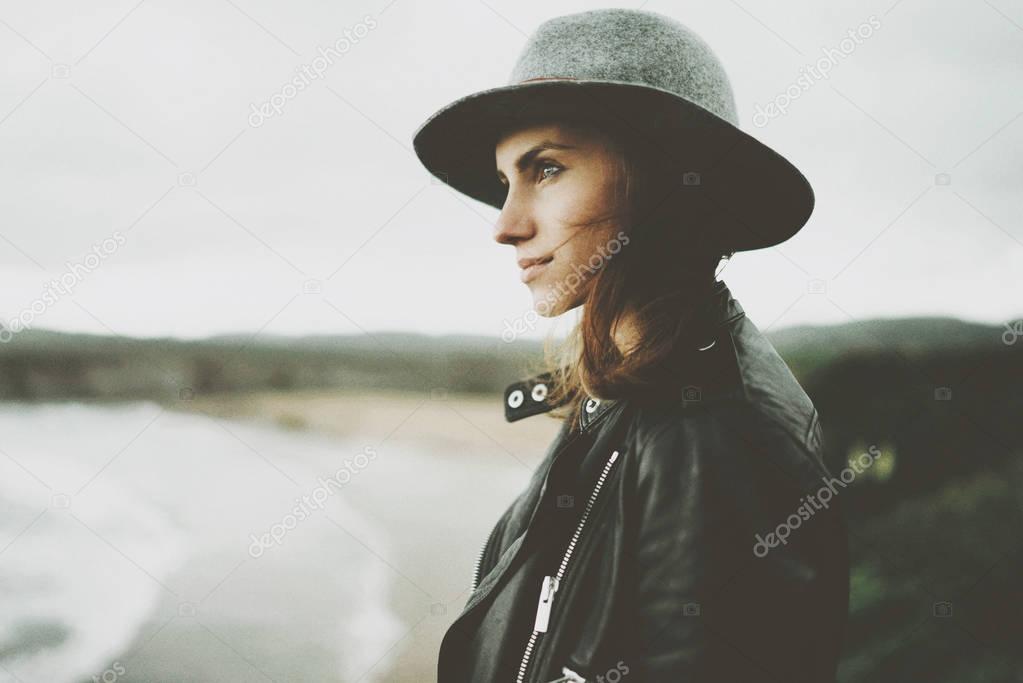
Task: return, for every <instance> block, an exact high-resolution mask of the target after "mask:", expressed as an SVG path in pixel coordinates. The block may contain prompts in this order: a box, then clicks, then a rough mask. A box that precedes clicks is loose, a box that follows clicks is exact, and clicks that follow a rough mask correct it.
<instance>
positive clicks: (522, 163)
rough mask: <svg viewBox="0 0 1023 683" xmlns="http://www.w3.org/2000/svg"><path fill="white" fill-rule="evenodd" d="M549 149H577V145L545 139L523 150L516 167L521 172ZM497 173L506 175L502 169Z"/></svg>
mask: <svg viewBox="0 0 1023 683" xmlns="http://www.w3.org/2000/svg"><path fill="white" fill-rule="evenodd" d="M549 149H557V150H565V149H575V147H573V146H572V145H563V144H561V143H558V142H553V141H551V140H544V141H543V142H541V143H540V144H538V145H536V146H535V147H532V148H530V149H529V150H528V151H526V152H523V154H522V156H520V157H519V158H518V160H516V162H515V168H516V169H517V170H518V172H519V173H522V172H523V171H525V170H526V168H527V167H528V166H529V165H530V164H531V163H533V159H535V158H536V157H537V156H538V155H540V154H541V153H542V152H546V151H547V150H549ZM497 175H498V176H499V177H500V176H503V175H504V174H503V173H502V172H501V169H497Z"/></svg>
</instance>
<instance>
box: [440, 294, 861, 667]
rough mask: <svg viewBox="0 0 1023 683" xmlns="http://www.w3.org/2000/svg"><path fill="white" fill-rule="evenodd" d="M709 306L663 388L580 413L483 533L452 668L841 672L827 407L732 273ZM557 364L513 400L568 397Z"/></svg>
mask: <svg viewBox="0 0 1023 683" xmlns="http://www.w3.org/2000/svg"><path fill="white" fill-rule="evenodd" d="M706 311H707V317H706V318H704V319H703V320H705V323H706V324H705V325H701V326H698V328H697V329H699V330H701V332H700V333H699V336H701V337H702V338H701V339H698V340H697V342H696V343H694V344H692V345H690V346H691V348H685V349H679V353H678V354H677V362H673V363H672V365H671V366H670V368H666V370H665V374H664V377H665V381H664V390H663V391H656V392H651V395H650V396H649V397H648V398H646V399H644V400H641V401H640V400H624V399H623V400H617V401H615V400H604V401H598V400H596V399H593V398H590V399H589V400H588V401H587V403H586V408H585V410H584V411H583V412H582V413H581V418H580V424H579V426H580V431H579V432H577V433H574V434H572V433H570V430H569V429H568V425H567V424H563V426H562V430H561V432H560V434H559V435H558V437H557V438H556V439H555V441H554V443H552V444H551V446H550V448H549V449H548V452H547V455H546V457H545V459H544V460H543V462H542V463H541V465H540V466H539V467H538V468H537V470H536V472H535V473H534V475H533V478H532V480H531V481H530V483H529V486H528V487H527V488H526V490H525V491H523V492H522V493H521V494H520V495H519V497H518V498H516V499H515V501H514V502H513V503H512V504H511V506H510V507H509V508H508V509H507V511H506V512H505V513H504V514H503V515H502V516H501V518H500V519H499V520H498V522H497V524H496V525H495V526H494V528H493V530H492V532H491V533H490V535H489V536H488V538H487V540H486V543H485V544H484V547H483V549H482V551H481V553H480V559H479V562H478V567H477V569H476V572H475V576H474V578H473V588H474V590H473V591H472V593H471V595H470V597H469V599H468V601H467V603H466V604H465V607H464V609H463V612H462V614H461V615H460V616H459V617H458V618H457V619H456V620H455V621H454V622H453V623H452V624H451V626H450V627H449V628H448V630H447V632H446V633H445V635H444V639H443V641H442V643H441V648H440V654H439V660H438V680H439V681H440V682H441V683H455V682H462V681H473V682H474V683H489V682H490V681H495V682H496V681H502V682H505V681H522V682H525V681H530V682H536V683H546V682H548V681H588V682H596V681H601V682H603V681H607V682H609V683H617V681H625V682H626V683H640V682H643V683H653V682H657V683H661V682H664V683H668V682H671V683H704V682H708V683H709V682H713V683H733V682H734V683H750V682H752V681H779V683H782V682H783V683H796V682H802V681H806V682H813V683H826V682H830V681H834V680H835V670H836V666H837V662H838V659H839V655H840V651H841V644H842V639H843V635H844V627H845V621H846V612H847V608H848V587H849V562H848V553H847V531H846V526H845V521H844V515H843V514H842V512H841V508H840V503H841V501H840V499H839V498H838V497H830V496H828V494H827V493H826V489H827V490H830V491H833V492H834V491H837V492H840V491H841V487H838V486H834V480H831V481H832V485H831V487H830V489H829V488H828V486H827V484H828V481H829V480H830V478H831V476H832V473H830V472H828V470H827V469H826V468H825V466H824V464H823V461H822V435H821V425H820V421H819V419H818V415H817V411H816V410H815V409H814V406H813V404H812V403H811V401H810V399H809V398H808V397H807V395H806V393H805V392H804V391H803V389H802V387H800V385H799V383H798V382H797V381H796V379H795V378H794V377H793V375H792V374H791V372H790V371H789V368H788V366H787V365H786V364H785V362H784V361H783V360H782V359H781V357H780V356H779V355H778V354H777V352H776V351H775V349H774V348H773V346H772V345H771V344H770V342H769V341H768V340H767V339H766V338H765V337H764V336H763V334H762V333H761V332H760V330H759V329H758V328H757V327H756V326H755V325H754V324H753V322H752V321H751V320H750V319H749V318H747V317H746V316H745V313H744V312H743V309H742V307H741V306H740V305H739V302H738V301H736V300H735V299H734V298H733V297H732V296H731V293H730V292H729V290H728V287H727V286H726V285H725V284H724V282H720V281H719V282H718V283H717V284H716V287H715V289H714V292H713V296H712V297H711V301H709V306H708V307H707V309H706ZM550 381H551V376H550V375H548V374H546V373H545V374H542V375H537V376H535V377H531V378H529V379H526V380H523V381H520V382H515V383H513V384H512V385H510V386H509V387H508V388H507V389H506V390H505V394H504V398H505V415H506V419H507V420H509V421H515V420H518V419H522V418H524V417H529V416H531V415H536V414H539V413H542V412H546V411H549V410H550V409H551V408H552V407H553V406H552V405H550V404H549V403H548V401H547V400H546V395H547V392H548V391H549V388H550V387H549V383H550ZM783 537H784V538H783ZM477 582H478V585H476V584H477Z"/></svg>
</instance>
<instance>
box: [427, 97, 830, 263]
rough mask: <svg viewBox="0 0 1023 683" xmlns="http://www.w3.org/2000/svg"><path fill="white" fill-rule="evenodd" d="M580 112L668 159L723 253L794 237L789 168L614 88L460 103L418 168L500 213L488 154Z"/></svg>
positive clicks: (727, 130)
mask: <svg viewBox="0 0 1023 683" xmlns="http://www.w3.org/2000/svg"><path fill="white" fill-rule="evenodd" d="M579 112H585V113H587V114H589V115H596V116H600V117H605V118H608V119H609V120H614V121H617V122H618V123H619V124H620V125H624V126H628V127H629V128H630V130H632V131H634V132H635V134H636V135H639V136H645V137H646V138H647V139H648V140H649V141H650V142H651V143H653V145H654V147H655V148H656V149H659V150H663V151H664V153H665V154H666V155H669V156H670V157H673V158H674V159H675V160H677V161H678V163H679V166H680V168H681V169H683V170H685V172H686V173H687V174H688V175H686V177H685V178H684V179H683V178H680V179H679V182H680V186H681V187H680V191H681V192H687V193H689V197H690V198H691V199H692V201H693V204H691V205H693V206H695V205H697V204H699V205H700V206H701V207H702V209H701V213H700V216H701V220H700V224H701V225H702V226H703V228H704V229H706V230H708V231H709V233H708V237H710V238H711V240H712V241H713V242H714V243H715V244H716V245H719V246H720V247H721V248H722V249H723V250H724V251H748V250H752V249H762V248H765V247H769V246H773V245H775V244H778V243H780V242H783V241H785V240H787V239H788V238H790V237H791V236H792V235H794V234H795V233H796V232H798V231H799V230H800V229H801V228H802V227H803V225H805V224H806V221H807V220H808V219H809V217H810V214H811V213H812V212H813V206H814V194H813V189H812V187H811V186H810V183H809V182H808V181H807V179H806V178H805V177H804V176H803V174H802V173H801V172H800V171H799V169H797V168H796V167H795V166H794V165H792V163H790V162H789V161H788V160H787V159H785V158H784V157H783V156H781V155H780V154H778V153H777V152H776V151H774V150H773V149H771V148H770V147H768V146H767V145H765V144H763V143H762V142H760V141H759V140H757V139H756V138H754V137H752V136H751V135H749V134H747V133H746V132H744V131H743V130H741V129H739V128H738V127H736V126H734V125H732V124H731V123H730V122H728V121H726V120H724V119H722V118H720V117H719V116H717V115H715V114H713V113H712V112H710V111H708V110H706V109H704V108H702V107H700V106H699V105H696V104H694V103H692V102H690V101H688V100H686V99H684V98H682V97H679V96H678V95H676V94H675V93H672V92H669V91H666V90H661V89H659V88H655V87H652V86H646V85H640V84H636V83H624V82H618V81H575V80H560V79H559V80H539V81H533V82H529V83H520V84H515V85H508V86H503V87H498V88H492V89H489V90H483V91H480V92H477V93H473V94H471V95H467V96H465V97H462V98H460V99H458V100H455V101H454V102H452V103H451V104H449V105H447V106H445V107H443V108H442V109H440V110H439V111H437V112H436V113H434V114H433V115H432V116H431V117H430V118H429V119H427V120H426V122H425V123H423V125H421V126H420V127H419V129H418V130H417V131H416V133H415V136H414V138H413V146H414V148H415V151H416V154H417V155H418V157H419V159H420V161H421V162H422V163H423V165H424V166H425V167H426V168H427V169H428V170H429V171H430V173H431V174H433V175H434V176H435V177H437V178H438V179H440V180H442V181H443V182H445V183H447V184H448V185H450V186H451V187H452V188H454V189H456V190H458V191H459V192H461V193H463V194H465V195H468V196H469V197H472V198H473V199H477V200H479V201H481V202H484V203H485V204H488V205H490V206H493V207H494V208H497V209H500V208H501V207H502V206H503V205H504V201H505V197H506V193H507V189H506V188H505V186H504V185H503V184H502V183H501V182H500V181H499V180H498V178H497V171H496V163H495V158H494V157H495V146H496V143H497V141H498V139H499V135H500V134H501V133H502V131H505V130H507V129H508V127H509V126H510V125H514V123H515V122H516V121H521V120H536V119H537V117H547V118H550V119H552V120H556V118H557V116H558V115H559V114H562V113H565V114H568V113H579Z"/></svg>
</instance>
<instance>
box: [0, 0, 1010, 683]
mask: <svg viewBox="0 0 1023 683" xmlns="http://www.w3.org/2000/svg"><path fill="white" fill-rule="evenodd" d="M604 6H615V5H607V4H604V3H593V2H559V1H553V2H552V1H547V2H534V1H523V0H516V1H515V2H512V1H510V0H508V1H504V0H485V1H484V0H462V1H459V2H454V1H445V2H433V3H430V4H429V5H426V3H412V2H410V1H408V0H382V1H380V2H345V3H330V2H296V3H288V4H284V3H271V2H265V1H263V0H223V2H220V1H214V2H195V1H186V2H174V3H171V2H166V1H165V0H141V1H139V0H127V1H126V2H96V3H87V4H82V3H71V2H66V1H63V2H62V1H52V2H51V1H48V0H43V1H41V2H35V3H14V2H0V159H2V163H0V188H2V189H0V683H7V682H8V681H10V682H14V681H25V682H27V681H46V682H55V683H59V682H63V681H67V682H71V683H79V682H84V681H92V680H103V681H107V682H109V681H115V680H119V679H121V678H124V679H125V680H139V681H156V682H163V681H181V680H195V681H214V680H216V681H252V680H273V681H313V680H315V681H427V680H433V679H434V677H435V665H436V653H437V648H438V647H439V644H440V637H441V636H442V634H443V632H444V629H445V628H446V626H447V625H448V624H449V623H450V622H451V621H452V620H453V619H454V618H455V616H457V614H458V613H459V611H460V610H461V607H462V605H463V604H464V602H465V599H466V598H467V596H468V589H469V583H470V580H471V576H472V571H473V563H474V560H475V559H476V555H477V553H478V550H479V547H480V544H481V543H482V542H483V540H484V539H485V537H486V534H487V533H488V532H489V530H490V528H491V526H492V525H493V523H494V522H495V521H496V519H497V517H498V516H499V515H500V513H501V512H502V511H503V510H504V509H505V508H506V507H507V505H508V504H509V503H510V502H511V501H512V499H513V498H514V497H515V496H516V495H517V494H518V492H519V491H520V490H521V489H522V488H523V487H524V486H525V485H526V482H527V481H528V479H529V477H530V475H531V474H532V472H533V469H534V468H535V466H536V465H537V464H538V463H539V462H540V460H541V459H542V457H543V455H544V452H545V449H546V447H547V445H548V444H549V442H550V441H551V439H552V438H553V437H554V435H555V433H556V432H557V429H558V426H559V425H558V423H557V422H556V421H555V420H551V419H549V418H548V417H546V416H537V417H533V418H530V419H527V420H523V421H521V422H516V423H514V424H508V423H506V422H505V421H504V417H503V404H502V397H501V392H502V390H503V388H504V387H505V386H506V385H507V384H509V383H511V382H512V381H515V380H516V379H519V378H521V377H523V376H525V374H526V373H527V372H528V371H529V368H530V364H532V363H534V362H535V361H536V360H538V359H539V357H540V351H541V347H540V340H541V339H542V338H543V337H544V336H545V335H548V334H550V335H554V336H558V335H560V334H563V333H564V332H565V331H567V330H568V329H569V327H570V325H571V323H572V322H574V320H575V317H574V316H575V313H570V314H568V315H566V316H563V317H562V318H561V319H558V320H554V321H551V320H546V319H542V318H535V317H533V315H532V313H531V297H530V295H529V292H528V290H527V289H526V287H525V286H524V285H522V284H521V283H520V282H519V280H518V272H517V271H518V269H517V266H516V265H515V262H514V260H515V259H514V252H513V250H512V249H508V248H505V247H502V246H499V245H497V244H495V243H494V242H493V240H492V225H493V221H494V219H495V218H496V215H497V212H496V211H495V210H494V209H491V208H488V207H486V206H484V205H482V204H479V203H477V202H474V201H473V200H470V199H468V198H465V197H463V196H461V195H458V194H457V193H455V192H454V191H452V190H451V189H449V188H447V187H446V186H445V185H443V184H442V183H439V182H438V181H436V180H434V179H432V178H431V177H430V176H429V175H428V174H427V173H426V171H425V170H424V169H423V168H422V167H421V166H420V164H419V163H418V160H417V159H416V157H415V155H414V153H413V151H412V148H411V139H412V135H413V133H414V132H415V130H416V129H417V128H418V126H419V125H420V124H421V123H422V122H423V121H425V119H426V118H427V117H428V116H429V115H430V114H432V113H433V112H434V111H435V110H436V109H438V108H440V107H441V106H443V105H445V104H447V103H448V102H450V101H452V100H454V99H456V98H458V97H460V96H462V95H465V94H468V93H470V92H473V91H476V90H480V89H484V88H490V87H495V86H498V85H503V84H504V83H506V79H507V77H508V74H509V73H510V71H511V68H512V66H513V64H514V61H515V57H516V55H517V54H518V52H519V50H520V49H521V47H522V45H523V43H524V41H525V38H526V36H527V35H528V34H529V33H530V32H531V31H532V30H533V29H534V28H535V27H536V26H537V25H538V24H539V23H540V22H542V21H543V20H545V19H547V18H549V17H552V16H557V15H560V14H566V13H570V12H575V11H582V10H586V9H593V8H597V7H604ZM617 6H629V7H641V8H643V9H647V10H651V11H655V12H660V13H663V14H667V15H669V16H671V17H674V18H675V19H678V20H679V21H681V22H682V23H684V24H686V25H688V26H689V27H690V28H692V29H694V30H695V31H696V32H697V33H698V34H700V35H701V36H702V37H703V38H704V39H705V40H706V41H707V42H708V43H709V44H710V45H711V46H712V47H713V49H714V50H715V51H716V53H717V54H718V56H719V57H720V59H721V61H722V62H723V63H724V65H725V67H726V69H727V70H728V73H729V75H730V77H731V79H732V85H733V88H734V90H735V95H736V102H737V105H738V111H739V115H740V119H741V121H742V126H743V127H744V129H745V130H747V131H749V132H750V133H751V134H753V135H755V136H756V137H758V138H760V139H761V140H763V141H764V142H766V143H768V144H769V145H771V146H773V147H774V148H776V149H778V150H779V151H781V152H782V153H783V154H784V155H785V156H786V157H787V158H788V159H790V160H791V161H792V162H793V163H794V164H795V165H796V166H797V167H799V168H800V169H801V170H802V171H803V172H804V174H805V175H806V176H807V177H808V178H809V180H810V182H811V183H812V185H813V187H814V191H815V194H816V209H815V211H814V214H813V216H812V217H811V219H810V221H809V223H808V224H807V226H806V227H805V228H804V229H803V230H802V231H801V232H800V233H799V234H798V235H797V236H796V237H794V238H793V239H791V240H789V241H787V242H785V243H784V244H782V245H779V246H777V247H774V248H770V249H765V250H759V251H755V252H746V253H740V254H738V255H736V256H735V257H734V258H733V259H732V260H731V261H729V262H727V263H726V264H725V266H724V268H723V270H722V271H721V273H720V274H719V278H720V279H722V280H725V281H726V282H727V283H728V285H729V287H730V289H731V291H732V293H733V295H734V296H735V297H736V298H737V299H738V300H739V301H740V302H741V303H742V305H743V307H744V308H745V310H746V313H747V315H748V316H749V317H750V318H751V319H752V320H753V321H754V322H755V323H756V324H757V325H758V327H760V328H761V329H762V330H764V331H765V332H766V333H767V334H768V336H769V338H770V339H771V340H772V341H773V342H774V344H775V345H776V347H777V349H778V351H779V353H781V355H782V356H783V357H784V358H785V360H786V361H787V362H788V363H789V365H790V367H791V368H792V370H793V372H794V373H795V374H796V376H797V377H798V378H799V380H800V381H801V382H802V383H803V385H804V387H805V388H806V390H807V392H808V393H809V394H810V396H811V398H812V399H813V400H814V403H815V404H816V406H817V408H818V410H819V412H820V415H821V420H822V424H823V428H824V436H825V442H826V449H827V458H828V465H829V467H831V468H833V470H835V471H837V470H839V469H841V468H843V467H845V466H846V464H847V463H848V462H849V461H850V459H854V458H856V456H858V455H859V454H861V453H863V452H866V451H870V452H874V451H876V450H880V451H881V452H882V454H883V457H882V458H881V459H880V460H879V461H878V462H877V464H875V466H873V467H872V468H871V469H870V470H868V471H867V472H866V473H865V474H864V475H862V476H860V477H858V478H857V479H856V480H855V482H854V483H853V485H851V486H850V487H849V489H848V490H847V491H843V500H844V501H845V504H846V507H847V511H848V514H849V519H850V528H851V539H850V544H851V551H852V555H853V563H854V564H853V571H852V582H851V587H850V591H851V593H850V601H851V606H850V615H849V630H848V635H847V639H846V645H845V652H844V657H843V661H842V665H841V667H840V670H839V679H840V680H841V681H843V682H845V683H852V682H857V683H859V682H866V681H871V682H887V681H892V682H898V683H904V682H905V681H910V680H916V681H929V682H935V683H966V682H985V683H986V682H991V681H1021V680H1023V655H1021V654H1020V652H1019V644H1020V642H1021V635H1023V625H1021V623H1020V621H1021V617H1020V615H1021V613H1023V588H1021V587H1020V582H1019V580H1020V576H1021V569H1023V547H1021V546H1023V533H1021V531H1023V458H1021V448H1023V446H1021V443H1023V440H1021V436H1023V433H1021V432H1023V420H1021V419H1020V416H1021V414H1023V397H1021V396H1023V393H1021V387H1023V360H1021V359H1023V310H1021V309H1023V306H1021V296H1020V295H1021V294H1023V286H1021V273H1023V226H1021V223H1023V220H1021V219H1023V194H1021V193H1020V191H1019V189H1020V187H1021V183H1023V163H1021V158H1023V157H1021V151H1023V122H1021V121H1020V118H1021V117H1023V71H1021V70H1020V64H1021V63H1023V3H1021V2H1020V0H983V1H982V2H976V1H974V0H970V1H967V0H959V1H956V0H937V1H930V2H923V1H922V0H884V1H883V2H881V1H879V2H873V1H870V0H867V1H865V2H864V1H860V2H852V0H841V1H838V2H831V3H825V4H821V3H811V2H809V1H796V0H787V1H785V2H778V1H775V2H767V1H766V0H741V1H740V2H736V1H734V0H730V1H729V2H725V3H710V2H675V3H666V2H656V1H650V2H641V3H632V4H630V5H617Z"/></svg>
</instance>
